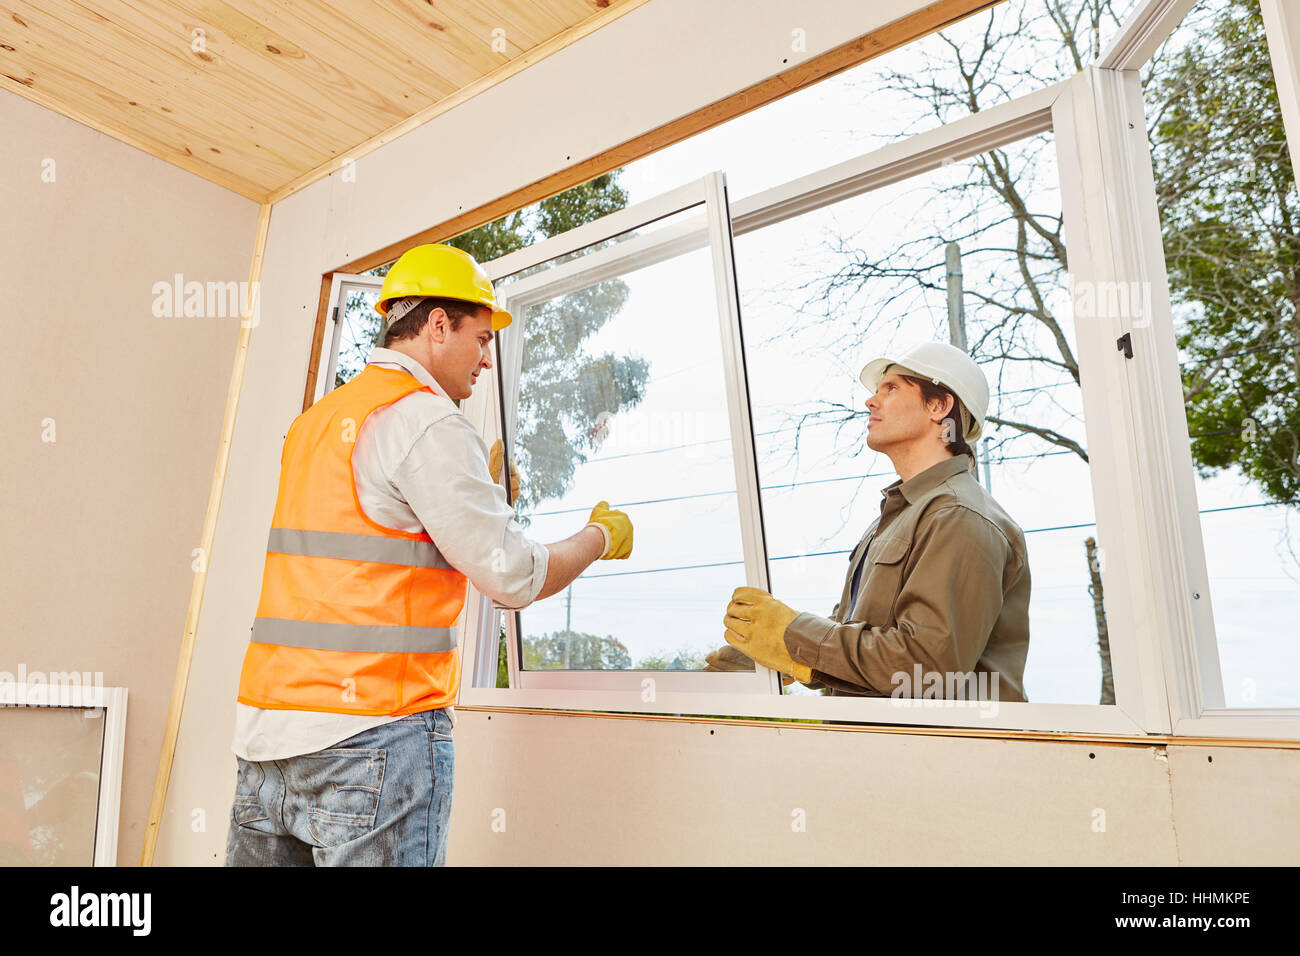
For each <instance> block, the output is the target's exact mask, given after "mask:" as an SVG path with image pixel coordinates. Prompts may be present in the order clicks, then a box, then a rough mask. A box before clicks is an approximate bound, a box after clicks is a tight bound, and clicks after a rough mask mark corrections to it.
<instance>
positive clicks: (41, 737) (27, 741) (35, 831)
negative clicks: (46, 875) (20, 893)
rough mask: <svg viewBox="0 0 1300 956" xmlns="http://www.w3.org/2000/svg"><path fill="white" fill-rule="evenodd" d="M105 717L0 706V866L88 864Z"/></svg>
mask: <svg viewBox="0 0 1300 956" xmlns="http://www.w3.org/2000/svg"><path fill="white" fill-rule="evenodd" d="M103 749H104V712H103V710H101V709H96V708H92V709H84V708H74V707H3V708H0V865H2V866H91V865H93V864H94V862H95V820H96V813H97V810H98V806H99V764H100V756H101V754H102V752H103Z"/></svg>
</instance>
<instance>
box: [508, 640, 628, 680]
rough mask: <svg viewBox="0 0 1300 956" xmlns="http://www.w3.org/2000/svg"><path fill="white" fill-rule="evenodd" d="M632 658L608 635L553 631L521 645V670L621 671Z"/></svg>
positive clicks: (625, 649) (624, 648)
mask: <svg viewBox="0 0 1300 956" xmlns="http://www.w3.org/2000/svg"><path fill="white" fill-rule="evenodd" d="M631 667H632V656H631V655H630V654H628V652H627V648H626V647H624V646H623V644H622V643H620V642H619V641H618V640H617V639H615V638H614V637H613V636H612V635H608V634H607V635H605V636H604V637H600V636H598V635H596V634H579V633H578V632H576V631H556V632H555V633H554V634H539V635H536V636H530V637H529V638H528V639H527V640H526V641H524V670H530V671H542V670H557V669H560V668H563V669H565V670H575V671H625V670H630V669H631Z"/></svg>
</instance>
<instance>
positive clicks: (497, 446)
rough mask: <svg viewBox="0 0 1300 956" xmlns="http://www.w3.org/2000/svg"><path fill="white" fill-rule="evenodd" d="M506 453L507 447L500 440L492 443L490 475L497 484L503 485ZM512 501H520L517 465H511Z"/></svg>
mask: <svg viewBox="0 0 1300 956" xmlns="http://www.w3.org/2000/svg"><path fill="white" fill-rule="evenodd" d="M505 457H506V451H505V445H504V444H503V443H502V441H501V439H500V438H498V439H497V440H496V441H494V442H493V443H492V448H491V449H490V450H489V451H488V474H489V475H491V476H492V481H493V482H494V483H495V484H498V485H499V484H501V466H502V464H504V462H505ZM510 500H511V502H516V501H518V500H519V472H517V471H515V463H514V462H513V461H512V462H511V463H510Z"/></svg>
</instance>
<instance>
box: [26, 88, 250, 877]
mask: <svg viewBox="0 0 1300 956" xmlns="http://www.w3.org/2000/svg"><path fill="white" fill-rule="evenodd" d="M0 130H3V134H0V279H2V280H3V281H2V283H0V288H2V289H3V294H2V295H0V329H2V330H3V341H4V343H5V344H6V346H7V348H8V349H9V354H8V356H7V360H6V362H5V366H6V367H5V370H4V373H3V375H2V376H0V407H3V409H4V424H3V435H4V455H5V457H4V491H5V493H4V494H3V495H0V512H3V517H0V527H3V529H4V531H3V535H4V537H3V542H4V544H3V553H2V554H0V607H3V608H4V615H3V620H2V621H0V670H2V671H8V672H10V673H14V674H16V673H17V672H18V671H19V668H20V667H23V666H25V667H26V669H27V671H28V672H29V673H30V672H32V671H42V672H47V673H48V672H57V671H74V670H75V671H90V672H92V673H93V672H102V675H103V677H102V679H103V682H104V684H105V685H107V686H122V687H126V688H128V689H129V692H130V703H129V707H128V720H127V739H126V759H125V765H124V767H123V781H124V782H123V787H122V812H121V828H120V837H119V844H118V846H119V852H118V860H119V861H120V862H122V863H127V864H133V863H135V862H136V861H137V860H138V859H139V855H140V846H141V842H142V839H143V831H144V823H145V820H146V817H147V814H148V806H149V801H150V798H151V796H152V791H153V782H154V773H155V770H156V769H157V765H158V754H159V751H160V749H161V744H162V735H163V728H164V725H165V723H166V716H167V707H168V704H169V702H170V699H171V691H172V678H173V674H174V670H175V667H176V659H177V650H178V647H179V644H180V638H181V635H182V632H183V630H184V623H185V612H186V607H187V605H188V601H189V592H190V585H191V582H192V580H193V572H192V571H191V562H192V560H193V559H192V557H191V550H192V549H194V548H197V547H198V544H199V534H200V531H201V529H202V525H203V516H204V509H205V507H206V502H207V496H208V492H209V488H210V486H211V481H212V467H213V461H214V459H215V455H216V450H217V441H218V432H219V427H220V423H221V417H222V413H223V411H224V408H225V401H226V391H227V387H228V385H229V379H230V370H231V363H232V360H233V358H234V352H235V340H236V336H237V333H238V319H217V318H155V317H154V315H153V311H152V306H153V302H154V294H153V291H152V288H153V284H154V283H155V282H160V281H166V282H170V281H172V278H173V276H174V274H175V273H178V272H179V273H181V274H182V275H183V276H184V277H185V278H186V279H187V280H190V279H193V280H197V281H200V282H207V281H210V280H211V281H222V282H224V281H236V282H246V281H247V280H248V268H249V263H250V261H251V258H252V250H253V240H254V238H255V233H256V228H257V212H258V210H257V205H256V204H255V203H252V202H250V201H249V200H247V199H243V198H241V197H239V196H237V195H235V194H234V193H232V192H229V191H227V190H225V189H222V188H220V187H217V186H213V185H211V184H210V183H207V182H205V181H203V180H201V179H198V178H197V177H195V176H192V175H190V174H189V173H185V172H182V171H181V170H179V169H177V168H175V167H174V166H170V165H168V164H166V163H164V162H162V161H160V160H157V159H154V158H153V157H151V156H149V155H148V154H146V153H143V152H141V151H139V150H136V149H133V148H131V147H129V146H124V145H122V144H121V143H118V142H116V141H114V140H112V139H110V138H109V137H107V136H105V135H103V134H101V133H97V132H95V131H94V130H91V129H89V128H88V127H85V126H82V125H80V124H78V123H75V122H73V121H72V120H69V119H67V118H65V117H63V116H61V115H60V114H58V113H55V112H52V111H50V110H47V109H44V108H43V107H40V106H37V105H35V104H33V103H31V102H29V101H27V100H24V99H22V98H21V97H18V96H15V95H14V94H12V93H8V92H4V91H0ZM48 161H53V167H52V171H53V181H52V182H45V181H43V180H42V173H43V172H44V171H46V170H49V169H50V168H51V167H50V165H49V162H48ZM46 175H47V176H48V173H47V174H46ZM46 419H53V422H54V439H55V440H54V441H53V442H46V441H43V440H42V437H43V432H44V431H45V429H46V426H45V425H44V424H43V422H44V421H45V420H46ZM92 680H93V678H92Z"/></svg>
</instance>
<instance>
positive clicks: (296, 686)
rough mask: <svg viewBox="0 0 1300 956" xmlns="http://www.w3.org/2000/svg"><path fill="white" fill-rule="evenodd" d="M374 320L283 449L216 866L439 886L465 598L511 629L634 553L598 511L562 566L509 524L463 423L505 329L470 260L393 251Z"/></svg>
mask: <svg viewBox="0 0 1300 956" xmlns="http://www.w3.org/2000/svg"><path fill="white" fill-rule="evenodd" d="M375 308H376V310H377V311H378V312H379V314H380V315H381V316H383V319H384V323H385V333H384V339H383V342H384V344H383V347H381V348H376V349H374V350H373V351H372V352H371V354H370V357H369V360H368V362H367V364H366V367H365V368H364V370H362V371H361V372H360V373H359V374H358V375H357V376H356V377H355V378H353V379H352V380H351V381H350V382H348V383H347V384H345V385H343V386H341V387H339V388H337V389H335V390H334V391H332V392H329V393H328V394H327V395H325V396H324V397H323V398H321V399H320V401H318V402H316V404H314V405H313V406H312V407H311V408H309V409H308V410H307V411H305V412H303V413H302V414H301V415H299V416H298V417H297V418H296V419H295V420H294V421H293V423H292V425H290V427H289V432H288V434H287V435H286V437H285V442H284V451H283V454H282V456H281V470H280V485H279V493H278V495H277V498H276V504H275V514H274V517H273V519H272V521H271V531H270V536H269V539H268V543H267V554H266V563H265V567H264V570H263V576H262V592H261V597H260V599H259V602H258V608H257V616H256V618H255V620H254V622H253V628H252V638H251V641H250V643H249V645H248V649H247V651H246V652H245V656H244V665H243V670H242V673H241V674H240V680H239V693H238V703H237V705H236V711H237V713H236V727H235V737H234V742H233V744H232V750H233V751H234V752H235V755H236V757H237V758H238V765H239V773H238V778H237V785H236V791H235V798H234V803H233V806H232V809H231V821H230V829H229V835H228V838H227V850H226V864H227V865H228V866H248V865H298V866H313V865H316V866H332V865H403V866H424V865H434V866H437V865H441V864H442V863H443V861H444V857H445V851H446V841H447V822H448V818H449V814H450V810H451V796H452V781H453V774H454V751H453V744H452V728H453V727H454V726H455V713H454V710H453V708H452V704H453V703H454V702H455V699H456V694H457V690H458V688H459V683H460V668H461V660H460V651H459V648H458V646H457V637H456V628H457V621H458V619H459V617H460V615H461V611H462V608H463V607H464V603H465V595H466V588H467V582H468V581H472V582H473V583H474V586H475V587H476V588H478V590H479V591H481V592H482V593H483V594H485V595H487V596H488V597H490V598H491V599H492V600H494V601H495V602H497V603H498V604H500V605H502V606H505V607H509V608H519V607H524V606H526V605H528V604H530V603H532V602H533V601H536V600H539V599H541V598H545V597H549V596H550V595H552V594H555V593H557V592H558V591H561V590H563V589H564V588H565V587H567V586H568V585H569V583H570V582H572V581H573V580H574V579H575V578H576V577H577V576H578V575H579V574H581V573H582V572H583V571H584V570H585V569H586V568H587V566H588V565H590V564H591V563H592V562H593V561H596V560H597V559H602V558H604V559H611V558H626V557H627V556H628V555H629V554H630V553H631V550H632V523H631V521H630V520H629V519H628V517H627V515H625V514H624V513H623V512H621V511H612V510H610V509H609V507H608V505H607V504H606V503H605V502H603V501H602V502H600V503H599V504H597V505H596V507H595V508H594V509H593V510H592V512H591V517H590V520H589V521H588V523H587V524H586V525H585V526H584V527H583V528H582V529H581V530H580V531H578V532H577V533H576V534H574V535H573V536H572V537H570V538H567V539H565V540H563V541H559V542H556V543H554V544H549V545H543V544H539V543H537V542H534V541H532V540H530V539H529V538H528V537H527V536H526V535H525V534H524V532H523V529H522V527H521V526H520V525H519V523H518V522H517V521H516V520H515V517H514V512H513V510H512V508H511V507H510V505H509V503H508V502H507V499H506V495H505V490H504V488H502V487H501V486H500V485H499V484H498V479H497V478H494V477H493V476H492V474H491V473H490V468H489V457H491V458H492V459H493V464H498V462H499V458H500V457H501V456H500V449H499V448H496V447H494V449H493V454H492V455H491V456H489V454H488V450H487V448H486V447H485V446H484V443H483V440H482V438H481V437H480V436H479V434H478V432H477V431H476V430H475V429H474V427H473V426H472V425H471V424H470V423H469V420H468V419H466V418H465V416H464V415H463V414H462V413H461V412H460V409H459V407H458V406H457V404H456V403H457V402H458V401H460V400H461V399H465V398H468V397H469V395H470V392H471V390H472V389H473V387H474V384H475V383H476V381H477V379H478V376H479V374H480V373H481V372H482V371H483V370H485V369H489V368H491V367H492V357H491V351H490V349H491V344H492V341H493V337H494V333H495V332H497V331H499V330H501V329H503V328H505V327H506V326H507V325H509V324H510V322H511V316H510V314H509V313H507V312H504V311H502V310H500V309H498V308H497V304H496V299H495V294H494V291H493V288H492V283H491V282H490V281H489V279H488V277H487V274H486V273H485V272H484V271H483V269H482V267H481V266H479V264H478V263H477V262H475V261H474V259H473V258H472V257H471V256H470V255H469V254H468V253H466V252H464V251H462V250H460V249H456V248H453V247H451V246H446V245H422V246H417V247H415V248H413V249H411V250H409V251H407V252H406V253H405V254H404V255H403V256H402V257H401V258H400V259H398V261H397V262H396V263H395V264H394V265H393V267H392V269H391V270H390V271H389V273H388V275H387V276H386V277H385V279H384V284H383V287H382V289H381V291H380V296H379V301H378V303H377V304H376V306H375ZM498 467H499V465H498ZM511 471H513V469H511Z"/></svg>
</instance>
